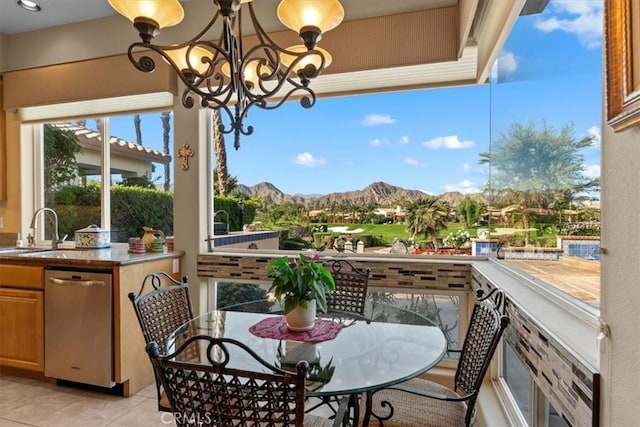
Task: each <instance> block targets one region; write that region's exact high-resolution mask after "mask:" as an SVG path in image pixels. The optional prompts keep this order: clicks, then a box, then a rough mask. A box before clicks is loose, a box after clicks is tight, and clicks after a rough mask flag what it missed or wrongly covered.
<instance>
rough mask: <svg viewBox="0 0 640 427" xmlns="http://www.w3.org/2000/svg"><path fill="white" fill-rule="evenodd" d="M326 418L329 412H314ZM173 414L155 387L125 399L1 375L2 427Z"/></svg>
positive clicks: (155, 423)
mask: <svg viewBox="0 0 640 427" xmlns="http://www.w3.org/2000/svg"><path fill="white" fill-rule="evenodd" d="M313 413H314V414H316V415H324V416H327V415H329V413H328V412H327V409H323V408H320V409H318V410H314V411H313ZM175 425H176V424H175V422H174V420H173V416H172V415H171V414H170V413H163V412H158V405H157V398H156V389H155V385H153V384H152V385H150V386H149V387H147V388H145V389H144V390H142V391H141V392H139V393H138V394H136V395H134V396H132V397H129V398H126V397H120V396H113V395H110V394H107V393H100V392H96V391H89V390H83V389H80V388H74V387H66V386H59V385H56V384H55V383H53V382H43V381H38V380H32V379H26V378H19V377H14V376H8V375H0V427H19V426H22V427H24V426H38V427H54V426H59V427H74V426H77V427H105V426H109V427H166V426H169V427H171V426H175Z"/></svg>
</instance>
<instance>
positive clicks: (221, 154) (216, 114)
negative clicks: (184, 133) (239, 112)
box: [213, 108, 229, 196]
mask: <svg viewBox="0 0 640 427" xmlns="http://www.w3.org/2000/svg"><path fill="white" fill-rule="evenodd" d="M221 126H222V119H221V118H220V110H218V109H217V108H214V109H213V148H214V149H215V152H216V176H217V178H218V186H217V187H215V192H216V194H218V195H219V196H226V195H228V193H229V170H228V169H227V149H226V147H225V145H224V134H223V133H222V132H220V128H221Z"/></svg>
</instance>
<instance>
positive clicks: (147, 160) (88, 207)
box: [34, 112, 173, 242]
mask: <svg viewBox="0 0 640 427" xmlns="http://www.w3.org/2000/svg"><path fill="white" fill-rule="evenodd" d="M34 127H35V128H36V129H37V130H38V131H40V130H41V132H42V139H40V138H36V141H42V144H40V143H38V144H37V147H38V150H42V153H43V155H42V156H41V157H40V156H37V157H36V158H41V159H42V167H41V168H37V169H36V170H42V171H43V173H42V174H41V177H42V178H41V179H38V180H37V181H36V182H37V183H38V184H36V191H35V194H36V195H38V196H37V197H36V200H40V203H38V204H40V205H42V206H46V207H50V208H53V209H54V210H55V211H56V212H57V214H58V220H59V234H60V236H61V237H62V236H65V235H66V236H68V237H69V240H73V239H74V233H75V231H76V230H79V229H82V228H85V227H87V226H89V225H91V224H95V225H98V226H101V227H102V228H103V229H107V230H110V232H111V242H127V239H128V238H129V237H140V236H142V234H143V229H142V227H143V226H148V227H151V228H153V229H159V230H162V231H163V232H164V233H165V234H166V235H171V234H173V196H172V194H171V192H172V181H171V167H172V164H171V156H170V155H169V153H170V152H171V151H172V139H173V138H172V132H171V127H172V115H171V114H170V112H159V113H145V114H134V115H126V116H112V117H98V118H91V119H75V120H74V119H71V120H65V121H60V122H55V121H51V122H48V123H44V124H42V125H34ZM106 132H108V133H109V135H110V137H109V138H108V140H109V144H108V145H104V144H103V142H102V141H103V140H105V139H107V138H103V133H106ZM105 170H108V171H109V172H108V173H106V174H105ZM103 183H108V184H109V185H107V186H104V185H103ZM42 223H43V222H41V224H42ZM44 224H45V228H42V229H41V230H43V231H42V232H39V233H38V234H39V235H38V236H37V240H38V242H40V241H42V240H45V239H47V238H49V236H51V230H50V229H49V228H50V226H51V223H50V222H48V221H44Z"/></svg>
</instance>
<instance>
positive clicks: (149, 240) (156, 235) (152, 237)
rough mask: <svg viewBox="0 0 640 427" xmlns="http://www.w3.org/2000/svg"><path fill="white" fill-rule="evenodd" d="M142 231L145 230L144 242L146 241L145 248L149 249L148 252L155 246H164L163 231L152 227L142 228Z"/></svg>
mask: <svg viewBox="0 0 640 427" xmlns="http://www.w3.org/2000/svg"><path fill="white" fill-rule="evenodd" d="M142 229H143V230H144V235H143V236H142V240H144V246H145V248H146V249H147V251H150V250H151V248H152V247H154V246H158V245H159V246H162V245H164V242H165V237H164V233H163V232H162V230H154V229H153V228H151V227H142ZM154 243H155V245H154Z"/></svg>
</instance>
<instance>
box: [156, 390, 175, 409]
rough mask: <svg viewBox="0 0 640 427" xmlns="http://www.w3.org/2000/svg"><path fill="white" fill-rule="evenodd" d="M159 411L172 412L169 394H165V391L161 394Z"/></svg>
mask: <svg viewBox="0 0 640 427" xmlns="http://www.w3.org/2000/svg"><path fill="white" fill-rule="evenodd" d="M158 410H159V411H162V412H172V409H171V403H169V397H167V393H165V392H164V390H162V391H161V392H160V396H159V400H158Z"/></svg>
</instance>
